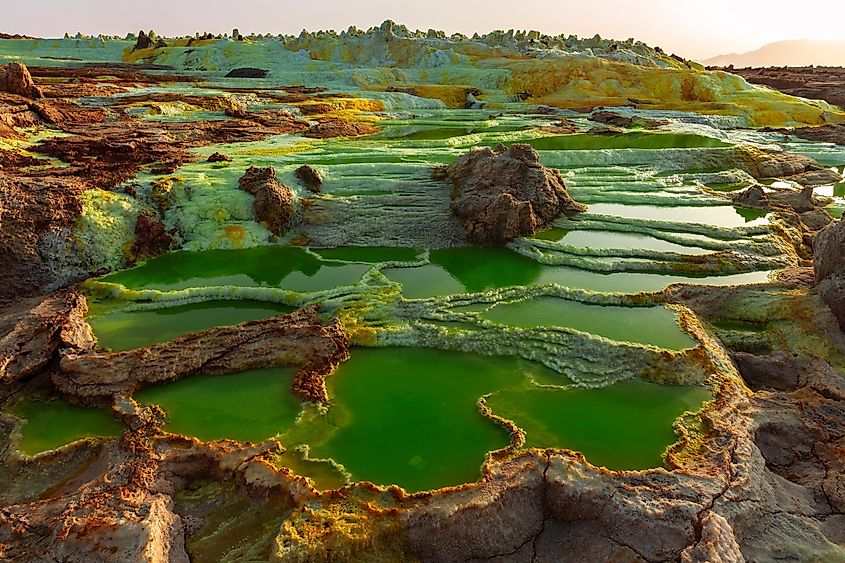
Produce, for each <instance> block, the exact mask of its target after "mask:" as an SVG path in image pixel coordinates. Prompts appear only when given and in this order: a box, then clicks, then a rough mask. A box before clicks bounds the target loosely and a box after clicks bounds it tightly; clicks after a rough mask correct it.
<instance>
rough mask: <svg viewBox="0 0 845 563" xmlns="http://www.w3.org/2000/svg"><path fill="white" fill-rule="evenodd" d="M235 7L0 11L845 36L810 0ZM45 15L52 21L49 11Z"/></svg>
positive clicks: (75, 17) (709, 44) (24, 22)
mask: <svg viewBox="0 0 845 563" xmlns="http://www.w3.org/2000/svg"><path fill="white" fill-rule="evenodd" d="M236 8H237V10H236V11H233V5H232V3H231V2H224V1H222V0H204V1H202V2H198V1H185V2H180V3H178V4H177V3H174V2H164V1H163V0H148V1H147V2H145V3H144V4H143V8H142V10H138V11H136V10H132V11H127V10H126V9H125V6H124V5H123V4H119V3H115V2H111V1H109V2H105V1H101V0H79V1H75V2H68V1H67V0H42V1H41V2H38V3H15V5H12V6H6V7H5V9H4V21H3V22H2V24H0V32H5V33H19V34H24V35H32V36H36V37H61V36H62V35H64V33H65V32H67V33H70V34H71V35H73V34H75V33H77V32H81V33H83V34H86V35H98V34H105V35H121V36H122V35H126V34H127V33H130V32H131V33H137V31H138V30H140V29H144V30H149V29H154V30H155V31H156V32H158V33H159V34H162V35H166V36H181V35H193V34H194V33H195V32H206V31H208V32H211V33H215V34H222V33H229V32H231V30H232V29H233V28H238V29H239V30H240V31H241V32H242V33H245V34H249V33H260V34H265V33H272V34H278V33H284V34H298V33H299V32H300V31H301V30H302V29H308V30H310V31H317V30H322V29H335V30H343V29H347V28H348V27H349V26H352V25H354V26H356V27H359V28H361V29H368V28H370V27H373V26H377V25H379V24H380V23H381V22H382V21H384V20H386V19H391V20H393V21H396V22H397V23H401V24H404V25H406V26H408V27H409V28H410V29H422V30H426V29H429V28H434V29H438V30H443V31H446V32H447V33H454V32H460V33H464V34H466V35H472V33H474V32H478V33H486V32H489V31H493V30H496V29H502V30H508V29H536V30H538V31H541V32H543V33H547V34H550V35H558V34H565V35H570V34H574V35H578V36H581V37H591V36H593V35H595V34H599V35H601V36H602V37H606V38H612V39H618V40H625V39H628V38H630V37H633V38H635V39H638V40H641V41H644V42H646V43H648V44H649V45H652V46H660V47H661V48H663V49H664V50H665V51H667V52H670V53H677V54H678V55H681V56H683V57H686V58H691V59H696V60H704V59H708V58H710V57H714V56H717V55H723V54H728V53H743V52H747V51H753V50H755V49H758V48H760V47H762V46H764V45H766V44H768V43H772V42H777V41H782V40H794V39H808V40H814V41H837V40H845V30H843V27H842V25H843V23H842V22H843V21H845V4H843V3H841V2H835V1H828V0H808V1H805V2H803V3H802V9H801V10H795V11H794V12H790V13H789V15H788V17H787V16H785V15H784V14H783V12H782V11H780V10H776V9H773V8H772V4H771V3H770V2H759V1H754V2H742V3H740V2H736V1H734V0H712V1H710V2H707V3H702V2H692V1H688V0H678V1H671V0H654V1H651V2H642V3H639V4H638V5H637V6H636V7H635V8H632V7H631V4H630V3H629V2H625V1H621V0H596V1H595V2H591V3H588V4H586V3H578V4H577V5H572V4H570V3H568V2H554V1H551V0H524V1H522V2H520V3H519V4H518V8H519V9H518V10H517V9H515V8H514V4H513V3H512V2H501V1H496V0H488V1H486V2H481V1H478V0H465V1H464V2H460V3H456V2H451V1H450V2H447V1H445V0H430V1H428V2H426V3H424V4H422V5H404V6H397V5H396V3H395V2H387V1H386V0H375V1H369V2H356V3H349V2H340V1H328V2H326V1H324V2H319V3H317V2H314V3H303V4H301V5H296V6H290V5H283V4H280V3H279V2H274V1H271V0H242V1H241V2H239V3H238V4H237V6H236ZM45 14H49V18H47V17H45Z"/></svg>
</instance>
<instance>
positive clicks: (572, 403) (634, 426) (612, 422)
mask: <svg viewBox="0 0 845 563" xmlns="http://www.w3.org/2000/svg"><path fill="white" fill-rule="evenodd" d="M712 398H713V396H712V394H711V393H710V392H709V391H708V390H707V389H704V388H703V387H689V386H670V385H657V384H654V383H646V382H644V381H640V380H632V381H624V382H621V383H616V384H614V385H611V386H610V387H605V388H602V389H589V390H587V389H570V390H562V389H539V388H534V389H517V390H510V389H509V390H504V391H501V392H499V393H496V394H494V395H493V396H491V397H489V398H488V400H487V405H488V406H489V407H490V408H491V409H492V411H493V412H494V413H495V414H497V415H499V416H502V417H504V418H507V419H509V420H512V421H514V422H515V423H516V424H517V425H518V426H519V427H520V428H522V429H523V430H525V433H526V437H525V439H526V445H527V446H529V447H532V446H533V447H541V448H549V447H552V448H567V449H571V450H577V451H580V452H583V453H584V454H585V455H586V456H587V461H589V462H590V463H592V464H593V465H599V466H605V467H607V468H608V469H627V470H631V469H649V468H652V467H659V466H660V465H661V464H662V456H663V452H664V451H665V449H666V447H668V446H669V445H670V444H672V443H673V442H674V441H675V440H676V436H675V433H674V431H673V429H672V423H673V421H674V420H675V419H677V418H678V417H679V416H680V415H682V414H683V413H684V412H687V411H696V410H698V409H699V408H700V407H701V405H702V403H703V402H704V401H707V400H708V399H712Z"/></svg>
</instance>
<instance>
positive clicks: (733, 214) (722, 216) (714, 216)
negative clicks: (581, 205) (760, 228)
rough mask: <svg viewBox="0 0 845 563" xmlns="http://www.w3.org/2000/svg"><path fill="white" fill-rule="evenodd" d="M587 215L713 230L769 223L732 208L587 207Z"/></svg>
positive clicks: (762, 215) (755, 213) (757, 214)
mask: <svg viewBox="0 0 845 563" xmlns="http://www.w3.org/2000/svg"><path fill="white" fill-rule="evenodd" d="M588 211H589V213H594V214H596V215H615V216H617V217H624V218H626V219H649V220H654V221H674V222H686V223H700V224H702V225H713V226H716V227H743V226H753V225H762V224H766V223H767V222H768V221H767V219H766V212H765V211H758V210H755V209H744V208H740V207H734V206H732V205H710V206H669V205H625V204H621V203H594V204H592V205H590V208H589V210H588Z"/></svg>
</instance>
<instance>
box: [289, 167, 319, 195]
mask: <svg viewBox="0 0 845 563" xmlns="http://www.w3.org/2000/svg"><path fill="white" fill-rule="evenodd" d="M294 175H295V176H296V179H297V180H299V181H300V182H301V183H302V185H303V186H305V187H306V188H308V191H310V192H313V193H315V194H318V193H320V186H321V185H322V184H323V176H322V175H320V172H319V170H317V169H316V168H314V167H313V166H311V165H309V164H303V165H302V166H300V167H299V168H297V169H296V172H294Z"/></svg>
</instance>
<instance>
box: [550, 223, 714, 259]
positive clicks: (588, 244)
mask: <svg viewBox="0 0 845 563" xmlns="http://www.w3.org/2000/svg"><path fill="white" fill-rule="evenodd" d="M535 238H538V239H541V240H550V241H555V242H561V243H563V244H568V245H569V246H576V247H580V248H592V249H618V248H622V249H634V250H657V251H660V252H677V253H678V254H693V255H697V254H708V253H710V252H714V251H713V250H708V249H706V248H701V247H698V246H695V245H694V241H692V240H691V241H690V245H681V244H678V243H674V242H669V241H667V240H663V239H660V238H657V237H653V236H649V235H643V234H640V233H623V232H617V231H597V230H572V231H567V230H566V229H548V230H546V231H543V232H542V233H538V234H537V235H536V236H535Z"/></svg>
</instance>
